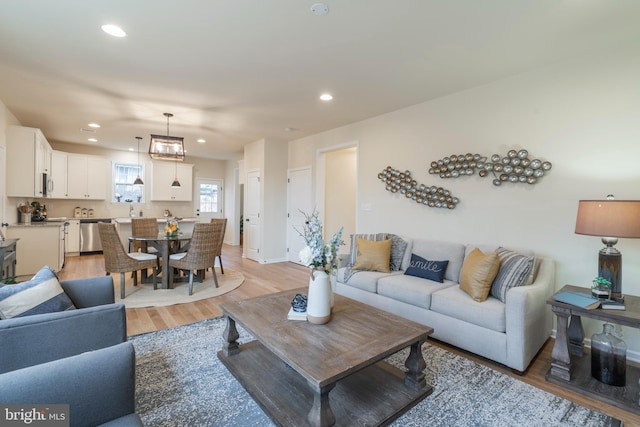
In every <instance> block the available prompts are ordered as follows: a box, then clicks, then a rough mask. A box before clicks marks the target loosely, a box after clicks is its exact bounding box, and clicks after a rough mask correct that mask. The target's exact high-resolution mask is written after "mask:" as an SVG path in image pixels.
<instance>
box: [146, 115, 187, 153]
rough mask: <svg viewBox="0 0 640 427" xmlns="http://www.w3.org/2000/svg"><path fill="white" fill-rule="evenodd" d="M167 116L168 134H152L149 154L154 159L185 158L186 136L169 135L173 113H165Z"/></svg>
mask: <svg viewBox="0 0 640 427" xmlns="http://www.w3.org/2000/svg"><path fill="white" fill-rule="evenodd" d="M164 116H165V117H166V118H167V134H166V135H154V134H151V141H150V143H149V156H150V157H151V158H152V159H154V160H175V161H180V162H181V161H183V160H184V138H182V137H180V136H169V118H170V117H173V114H171V113H164Z"/></svg>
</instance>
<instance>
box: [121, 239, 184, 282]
mask: <svg viewBox="0 0 640 427" xmlns="http://www.w3.org/2000/svg"><path fill="white" fill-rule="evenodd" d="M129 241H130V242H134V241H138V242H140V247H141V250H142V251H143V252H147V251H148V248H149V245H150V246H151V247H154V248H155V249H156V250H157V251H158V253H159V254H160V259H161V260H162V266H161V273H160V279H161V280H160V282H159V283H158V284H159V285H160V288H161V289H170V288H171V287H172V285H173V284H172V283H169V276H170V274H169V255H171V254H174V253H179V252H185V251H186V250H187V249H189V243H190V242H191V233H183V232H178V233H177V234H166V233H158V234H155V235H149V236H129ZM145 273H146V272H145V271H143V272H142V274H143V277H142V281H145V279H146V277H145V276H144V275H145Z"/></svg>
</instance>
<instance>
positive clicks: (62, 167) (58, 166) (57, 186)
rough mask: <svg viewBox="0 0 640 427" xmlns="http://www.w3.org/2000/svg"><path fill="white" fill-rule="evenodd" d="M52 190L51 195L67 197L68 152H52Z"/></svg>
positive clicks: (58, 197) (54, 197)
mask: <svg viewBox="0 0 640 427" xmlns="http://www.w3.org/2000/svg"><path fill="white" fill-rule="evenodd" d="M50 187H51V191H50V192H49V197H51V198H53V199H66V198H68V197H69V194H68V192H67V153H64V152H62V151H55V150H53V152H52V153H51V186H50Z"/></svg>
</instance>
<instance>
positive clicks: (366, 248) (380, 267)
mask: <svg viewBox="0 0 640 427" xmlns="http://www.w3.org/2000/svg"><path fill="white" fill-rule="evenodd" d="M356 247H357V248H358V257H357V258H356V263H355V264H354V265H353V267H352V268H353V269H354V270H374V271H380V272H383V273H389V272H390V271H391V268H390V267H389V265H390V262H391V239H387V240H381V241H379V242H374V241H372V240H366V239H356Z"/></svg>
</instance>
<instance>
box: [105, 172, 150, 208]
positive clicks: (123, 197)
mask: <svg viewBox="0 0 640 427" xmlns="http://www.w3.org/2000/svg"><path fill="white" fill-rule="evenodd" d="M137 176H140V177H141V178H142V181H145V178H144V167H143V166H142V165H130V164H124V163H114V164H113V199H112V201H113V202H116V203H132V202H138V203H140V202H144V187H143V186H141V185H133V181H135V179H136V177H137Z"/></svg>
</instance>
